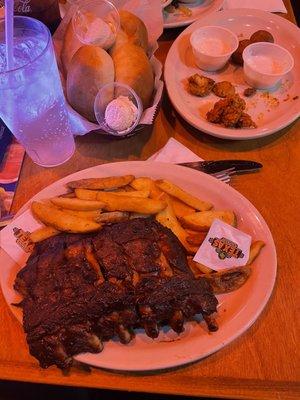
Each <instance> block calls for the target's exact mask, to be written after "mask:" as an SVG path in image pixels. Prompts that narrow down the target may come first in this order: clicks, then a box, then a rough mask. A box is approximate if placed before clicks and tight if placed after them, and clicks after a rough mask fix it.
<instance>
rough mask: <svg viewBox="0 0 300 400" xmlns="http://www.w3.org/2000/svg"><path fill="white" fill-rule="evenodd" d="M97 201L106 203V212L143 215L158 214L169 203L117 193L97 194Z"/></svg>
mask: <svg viewBox="0 0 300 400" xmlns="http://www.w3.org/2000/svg"><path fill="white" fill-rule="evenodd" d="M97 200H99V201H103V202H104V203H105V207H104V209H105V210H106V211H131V212H139V213H142V214H156V213H158V212H160V211H162V210H163V209H164V208H165V207H166V206H167V203H166V202H164V201H160V200H154V199H142V198H138V197H130V196H118V195H116V194H115V193H109V192H97Z"/></svg>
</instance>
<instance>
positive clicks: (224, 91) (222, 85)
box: [212, 81, 235, 97]
mask: <svg viewBox="0 0 300 400" xmlns="http://www.w3.org/2000/svg"><path fill="white" fill-rule="evenodd" d="M212 91H213V92H214V94H215V95H216V96H218V97H229V96H234V94H235V88H234V86H233V85H232V83H230V82H228V81H222V82H218V83H216V84H215V85H214V87H213V88H212Z"/></svg>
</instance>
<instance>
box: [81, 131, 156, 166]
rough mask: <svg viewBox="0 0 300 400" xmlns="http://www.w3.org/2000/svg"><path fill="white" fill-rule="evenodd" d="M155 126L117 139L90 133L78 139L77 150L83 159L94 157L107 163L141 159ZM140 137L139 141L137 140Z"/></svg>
mask: <svg viewBox="0 0 300 400" xmlns="http://www.w3.org/2000/svg"><path fill="white" fill-rule="evenodd" d="M152 130H153V126H144V127H143V128H142V129H141V130H140V131H138V132H137V133H136V134H135V135H133V136H130V137H127V138H117V137H111V136H106V135H102V134H101V133H97V132H90V133H88V134H87V135H84V136H78V137H77V138H76V150H77V152H78V153H80V155H82V156H83V157H92V158H98V159H103V160H106V161H115V160H118V159H130V158H140V157H141V153H142V150H143V147H144V146H145V144H146V143H147V142H148V140H149V138H150V136H151V134H152ZM137 136H139V140H136V139H137Z"/></svg>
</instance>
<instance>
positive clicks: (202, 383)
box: [0, 0, 300, 400]
mask: <svg viewBox="0 0 300 400" xmlns="http://www.w3.org/2000/svg"><path fill="white" fill-rule="evenodd" d="M286 5H287V7H288V10H289V14H288V15H287V16H285V17H286V18H288V19H290V20H291V21H294V19H293V14H292V9H291V6H290V3H289V0H287V1H286ZM176 34H178V31H177V32H176V31H169V32H167V33H166V34H165V36H164V37H163V38H162V39H161V40H160V48H159V50H158V53H157V55H158V57H159V58H160V59H161V61H163V60H164V59H165V56H166V54H167V51H168V49H169V47H170V45H171V43H172V40H174V38H175V37H176ZM299 131H300V121H297V122H295V123H293V124H292V125H291V126H289V127H288V128H286V129H284V130H282V131H280V132H278V133H276V134H274V135H271V136H269V137H266V138H261V139H257V140H252V141H251V140H250V141H242V142H240V141H225V140H220V139H216V138H213V137H210V136H208V135H205V134H202V133H201V132H198V131H196V130H195V129H193V128H192V127H190V126H189V125H188V124H186V123H185V122H184V121H183V120H182V119H181V118H180V117H179V116H178V115H177V114H176V113H175V112H174V110H173V108H172V106H171V105H170V102H169V100H168V98H167V95H165V96H164V100H163V104H162V109H161V111H160V113H159V115H158V117H157V120H156V122H155V126H154V128H153V130H151V129H148V130H145V131H144V132H142V133H141V134H139V135H137V136H134V137H131V138H128V139H125V140H120V141H118V140H108V139H106V138H104V137H102V136H99V135H97V134H89V135H86V136H83V137H79V138H77V139H76V146H77V147H76V154H75V155H74V156H73V157H72V159H71V160H70V161H68V162H67V163H66V164H64V165H62V166H60V167H57V168H52V169H44V168H41V167H39V166H37V165H34V164H33V163H32V162H31V160H30V159H29V158H28V157H25V160H24V164H23V167H22V172H21V177H20V182H19V186H18V190H17V193H16V197H15V201H14V205H13V211H15V212H16V211H17V210H18V209H19V208H20V207H21V206H22V205H23V204H24V203H25V202H26V201H27V200H28V199H30V198H31V197H32V196H33V195H34V194H35V193H37V192H38V191H40V190H41V189H42V188H44V187H46V186H47V185H49V184H51V183H52V182H55V181H56V180H57V179H59V178H62V177H64V176H66V175H68V174H70V173H73V172H75V171H78V170H81V169H84V168H87V167H90V166H94V165H98V164H101V163H105V162H112V161H120V160H145V159H147V158H148V157H149V156H150V155H152V154H153V153H154V152H155V151H157V150H158V149H159V148H161V147H162V146H163V145H164V144H165V143H166V142H167V140H168V139H169V138H170V137H175V138H176V139H177V140H179V141H180V142H181V143H183V144H184V145H186V146H187V147H189V148H190V149H191V150H193V151H194V152H195V153H197V154H199V155H200V156H202V157H203V158H205V159H224V158H236V159H238V158H241V159H243V158H244V159H247V158H248V159H252V160H256V161H259V162H262V163H263V165H264V168H263V170H262V171H261V172H260V173H259V174H252V175H247V176H240V177H235V178H234V181H233V186H234V188H236V189H237V190H238V191H240V192H241V193H242V194H243V195H244V196H245V197H247V198H248V199H249V200H250V201H251V202H252V203H253V205H254V206H255V207H256V208H257V209H258V210H259V211H260V212H261V214H262V215H263V216H264V218H265V220H266V222H267V224H268V225H269V227H270V229H271V232H272V234H273V237H274V240H275V243H276V247H277V252H278V278H277V282H276V286H275V289H274V292H273V295H272V297H271V299H270V301H269V303H268V305H267V307H266V309H265V310H264V312H263V313H262V315H261V316H260V317H259V318H258V320H257V321H256V322H255V324H254V325H253V326H252V327H251V328H250V329H249V330H248V331H247V332H246V333H245V334H243V335H242V336H241V337H240V338H238V339H237V340H235V341H234V342H233V343H231V344H230V345H228V346H227V347H225V348H224V349H222V350H221V351H219V352H217V353H215V354H213V355H211V356H209V357H208V358H206V359H204V360H201V361H199V362H197V363H195V364H193V365H189V366H185V367H182V368H179V369H176V370H172V371H168V372H163V373H160V374H155V375H150V374H146V375H145V374H144V375H137V374H116V373H112V372H108V371H103V370H100V369H94V368H93V369H91V370H90V371H89V370H87V369H79V368H74V369H72V370H71V372H70V374H69V375H67V376H66V375H64V374H63V373H62V372H61V371H60V370H58V369H57V368H54V367H51V368H49V369H47V370H42V369H41V368H39V366H38V363H37V361H36V360H35V359H34V358H32V357H31V356H30V355H29V353H28V349H27V345H26V341H25V336H24V333H23V330H22V327H21V325H20V324H19V323H18V321H17V320H16V319H15V317H14V316H13V315H12V313H11V311H10V310H9V308H8V306H7V305H6V303H5V300H4V298H3V295H2V293H1V292H0V379H8V380H19V381H30V382H42V383H48V384H61V385H72V386H86V387H95V388H96V387H97V388H107V389H120V390H128V391H141V392H154V393H168V394H184V395H193V396H216V397H224V398H230V399H246V398H247V399H250V398H251V399H285V400H287V399H299V398H300V388H299V372H297V344H296V343H297V341H296V323H295V322H296V321H297V319H296V289H297V286H296V283H295V276H296V270H297V267H298V268H299V262H298V260H297V253H296V243H297V234H300V229H299V224H297V217H298V209H297V208H296V207H297V200H299V180H300V179H299V178H300V176H299V168H297V167H298V160H299V153H300V143H299V136H300V135H299ZM295 238H296V240H295ZM297 264H298V265H297ZM261 267H262V268H263V267H264V266H261ZM298 343H299V339H298ZM298 347H299V346H298ZM298 371H299V368H298Z"/></svg>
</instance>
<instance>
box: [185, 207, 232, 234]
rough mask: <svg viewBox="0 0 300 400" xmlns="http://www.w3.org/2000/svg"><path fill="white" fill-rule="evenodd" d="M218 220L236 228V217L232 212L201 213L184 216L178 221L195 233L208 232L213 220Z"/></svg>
mask: <svg viewBox="0 0 300 400" xmlns="http://www.w3.org/2000/svg"><path fill="white" fill-rule="evenodd" d="M216 218H218V219H220V220H222V221H224V222H226V223H227V224H229V225H232V226H236V216H235V214H234V212H233V211H231V210H226V211H201V212H196V213H193V214H190V215H186V216H184V217H182V218H181V219H180V222H181V223H182V225H183V226H184V227H186V228H191V229H194V230H195V231H208V230H209V228H210V227H211V224H212V223H213V221H214V219H216Z"/></svg>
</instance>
